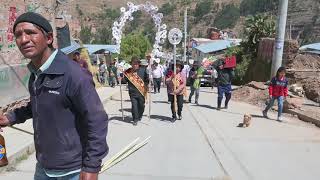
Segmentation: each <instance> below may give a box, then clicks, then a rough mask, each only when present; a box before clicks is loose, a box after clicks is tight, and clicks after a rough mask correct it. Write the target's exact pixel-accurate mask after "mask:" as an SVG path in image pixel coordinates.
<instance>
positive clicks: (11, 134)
mask: <svg viewBox="0 0 320 180" xmlns="http://www.w3.org/2000/svg"><path fill="white" fill-rule="evenodd" d="M97 92H98V94H99V97H100V99H101V101H102V103H106V102H107V101H108V100H109V99H110V98H111V97H112V96H113V95H115V94H117V93H119V92H120V91H119V86H116V87H115V88H111V87H100V88H98V89H97ZM15 127H17V128H20V129H23V130H25V131H28V132H30V133H33V127H32V120H31V119H30V120H27V121H26V122H25V123H23V124H17V125H15ZM1 134H2V135H3V136H4V137H5V140H6V149H7V156H8V160H9V165H8V166H7V167H4V168H0V173H1V172H3V171H4V170H8V169H9V170H10V169H12V168H13V167H14V165H15V164H16V163H18V162H19V161H21V160H23V159H26V158H27V156H28V155H29V154H32V153H33V152H34V151H35V149H34V142H33V136H32V135H30V134H27V133H24V132H21V131H18V130H16V129H12V128H4V132H3V133H1Z"/></svg>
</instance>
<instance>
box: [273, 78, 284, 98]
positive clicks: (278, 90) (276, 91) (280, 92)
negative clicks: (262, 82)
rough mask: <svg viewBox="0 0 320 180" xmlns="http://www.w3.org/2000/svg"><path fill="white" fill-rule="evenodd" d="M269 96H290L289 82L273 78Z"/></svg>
mask: <svg viewBox="0 0 320 180" xmlns="http://www.w3.org/2000/svg"><path fill="white" fill-rule="evenodd" d="M269 95H270V96H273V97H279V96H284V97H286V96H288V80H287V78H285V77H282V78H280V79H279V78H277V77H274V78H272V80H271V82H270V86H269Z"/></svg>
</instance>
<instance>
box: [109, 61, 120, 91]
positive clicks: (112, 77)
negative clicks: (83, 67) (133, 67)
mask: <svg viewBox="0 0 320 180" xmlns="http://www.w3.org/2000/svg"><path fill="white" fill-rule="evenodd" d="M115 63H116V62H115V61H113V62H111V63H110V65H109V67H108V77H109V85H110V86H111V87H113V88H114V87H115V85H116V79H117V75H118V72H117V71H118V69H117V67H116V66H115Z"/></svg>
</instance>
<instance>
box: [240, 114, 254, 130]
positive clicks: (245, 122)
mask: <svg viewBox="0 0 320 180" xmlns="http://www.w3.org/2000/svg"><path fill="white" fill-rule="evenodd" d="M251 119H252V116H251V115H250V114H245V115H244V116H243V123H240V124H239V126H241V127H244V128H245V127H249V126H250V124H251Z"/></svg>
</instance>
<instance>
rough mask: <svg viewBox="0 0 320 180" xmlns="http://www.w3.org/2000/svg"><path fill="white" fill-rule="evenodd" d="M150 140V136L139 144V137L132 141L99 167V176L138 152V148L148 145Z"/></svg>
mask: <svg viewBox="0 0 320 180" xmlns="http://www.w3.org/2000/svg"><path fill="white" fill-rule="evenodd" d="M150 138H151V136H149V137H148V138H146V139H145V140H143V141H141V142H140V143H138V141H139V140H140V138H139V137H138V138H137V139H135V140H134V141H132V142H131V143H130V144H129V145H127V146H126V147H125V148H123V149H122V150H121V151H119V152H118V153H117V154H115V155H114V156H113V157H112V158H110V159H109V160H107V161H106V162H105V163H104V164H103V165H102V166H101V170H100V172H99V173H100V174H101V173H103V172H104V171H106V170H108V169H109V168H111V167H112V166H114V165H116V164H118V163H119V162H121V161H122V160H124V159H125V158H127V157H128V156H130V155H131V154H132V153H134V152H136V151H137V150H139V149H140V148H142V147H143V146H145V145H146V144H148V141H149V139H150Z"/></svg>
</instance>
